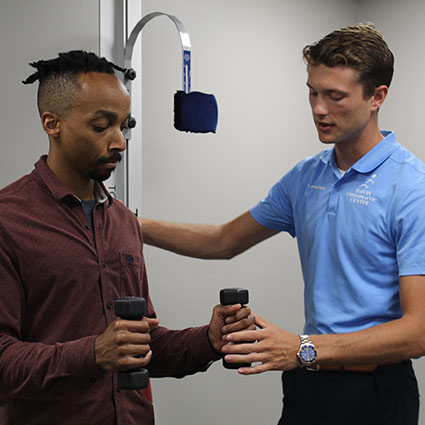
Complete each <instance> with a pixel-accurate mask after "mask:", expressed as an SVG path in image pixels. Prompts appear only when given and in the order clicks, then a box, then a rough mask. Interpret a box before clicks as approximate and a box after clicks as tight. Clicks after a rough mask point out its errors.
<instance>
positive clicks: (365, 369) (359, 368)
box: [307, 364, 378, 373]
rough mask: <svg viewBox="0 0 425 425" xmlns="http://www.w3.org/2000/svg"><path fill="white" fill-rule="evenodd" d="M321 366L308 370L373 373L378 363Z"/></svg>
mask: <svg viewBox="0 0 425 425" xmlns="http://www.w3.org/2000/svg"><path fill="white" fill-rule="evenodd" d="M317 366H319V367H317V368H312V367H308V368H307V369H308V370H311V371H313V372H318V371H322V372H357V373H372V372H374V371H375V370H376V369H377V368H378V365H377V364H365V365H356V366H327V365H323V366H322V365H317Z"/></svg>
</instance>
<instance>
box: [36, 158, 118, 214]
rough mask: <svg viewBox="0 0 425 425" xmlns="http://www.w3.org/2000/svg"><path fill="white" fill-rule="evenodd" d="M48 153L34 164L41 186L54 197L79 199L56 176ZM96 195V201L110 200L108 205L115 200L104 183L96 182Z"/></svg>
mask: <svg viewBox="0 0 425 425" xmlns="http://www.w3.org/2000/svg"><path fill="white" fill-rule="evenodd" d="M46 160H47V155H42V156H41V157H40V159H39V160H38V161H37V162H36V163H35V164H34V166H35V172H36V176H37V177H38V179H37V180H38V181H39V182H40V184H41V186H42V187H43V188H45V189H47V190H48V191H49V192H50V193H51V194H52V195H53V197H54V198H56V199H58V200H62V199H65V198H73V199H77V200H78V201H80V199H78V197H76V196H75V195H74V194H73V193H72V192H71V191H70V190H69V189H68V187H67V186H66V185H64V184H63V183H62V181H61V180H60V179H59V178H58V177H57V176H56V174H55V173H54V172H53V171H52V170H51V169H50V168H49V166H48V165H47V162H46ZM94 196H95V199H96V202H99V203H104V202H106V201H108V206H110V205H111V204H112V202H113V198H112V196H111V195H110V194H109V193H108V191H107V190H106V188H105V186H104V185H103V183H99V182H96V184H95V187H94Z"/></svg>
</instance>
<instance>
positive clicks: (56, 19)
mask: <svg viewBox="0 0 425 425" xmlns="http://www.w3.org/2000/svg"><path fill="white" fill-rule="evenodd" d="M98 18H99V4H98V0H90V1H86V0H73V1H65V0H62V1H55V0H34V1H27V0H1V3H0V51H1V55H2V59H1V79H2V82H1V84H0V99H1V102H0V125H1V129H2V141H1V143H2V148H3V149H2V155H1V157H0V187H3V186H5V185H6V184H8V183H11V182H12V181H14V180H16V179H18V178H19V177H21V176H22V175H23V174H27V173H28V172H29V171H31V170H32V168H33V164H34V162H36V160H37V159H38V158H39V157H40V155H41V154H43V153H46V152H47V149H48V139H47V136H46V135H45V134H44V132H43V131H42V129H41V126H40V121H39V116H38V113H37V108H36V91H37V90H36V89H37V84H33V85H30V86H24V85H23V84H22V83H21V80H24V79H26V78H27V77H28V76H29V75H30V74H32V72H33V70H34V68H31V67H30V66H29V65H28V63H29V62H33V61H37V60H39V59H45V58H47V59H48V58H51V57H54V56H56V55H57V53H58V51H67V50H72V49H77V48H83V49H86V50H91V51H94V52H98V49H99V19H98Z"/></svg>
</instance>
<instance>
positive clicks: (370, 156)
mask: <svg viewBox="0 0 425 425" xmlns="http://www.w3.org/2000/svg"><path fill="white" fill-rule="evenodd" d="M381 134H382V135H383V136H384V139H382V140H381V141H380V142H379V143H378V144H377V145H376V146H374V147H373V148H372V149H371V150H370V151H369V152H368V153H367V154H366V155H364V156H363V157H362V158H360V159H359V160H358V161H357V162H356V163H355V164H354V165H353V166H352V167H351V168H352V169H353V170H355V171H357V172H358V173H370V172H371V171H372V170H374V169H375V168H376V167H378V166H379V165H381V164H382V163H383V162H384V161H385V160H386V159H387V158H388V157H389V156H390V155H391V154H392V153H393V152H394V151H395V150H396V149H397V147H398V146H399V144H398V142H397V140H396V138H395V134H394V132H393V131H387V130H381ZM321 160H322V161H323V162H324V163H326V164H329V165H334V166H335V167H336V160H335V147H333V148H332V149H328V150H326V151H323V152H322V156H321Z"/></svg>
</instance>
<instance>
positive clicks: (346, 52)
mask: <svg viewBox="0 0 425 425" xmlns="http://www.w3.org/2000/svg"><path fill="white" fill-rule="evenodd" d="M303 55H304V60H305V62H306V63H307V67H312V66H316V65H319V64H323V65H326V66H328V67H335V66H338V65H342V66H347V67H349V68H352V69H353V70H354V71H356V73H357V75H358V78H359V82H360V83H362V84H363V90H364V96H365V97H366V98H367V97H370V96H372V95H373V93H374V92H375V89H376V88H377V87H379V86H380V85H386V86H387V87H389V86H390V84H391V80H392V77H393V72H394V55H393V54H392V52H391V50H390V49H389V47H388V45H387V43H386V42H385V40H384V38H383V37H382V34H381V33H380V32H379V31H378V30H377V29H375V27H374V25H373V24H372V23H365V24H358V25H353V26H349V27H345V28H341V29H339V30H336V31H333V32H331V33H330V34H328V35H326V36H325V37H323V38H322V39H321V40H319V41H317V42H316V43H314V44H311V45H308V46H306V47H304V49H303Z"/></svg>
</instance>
